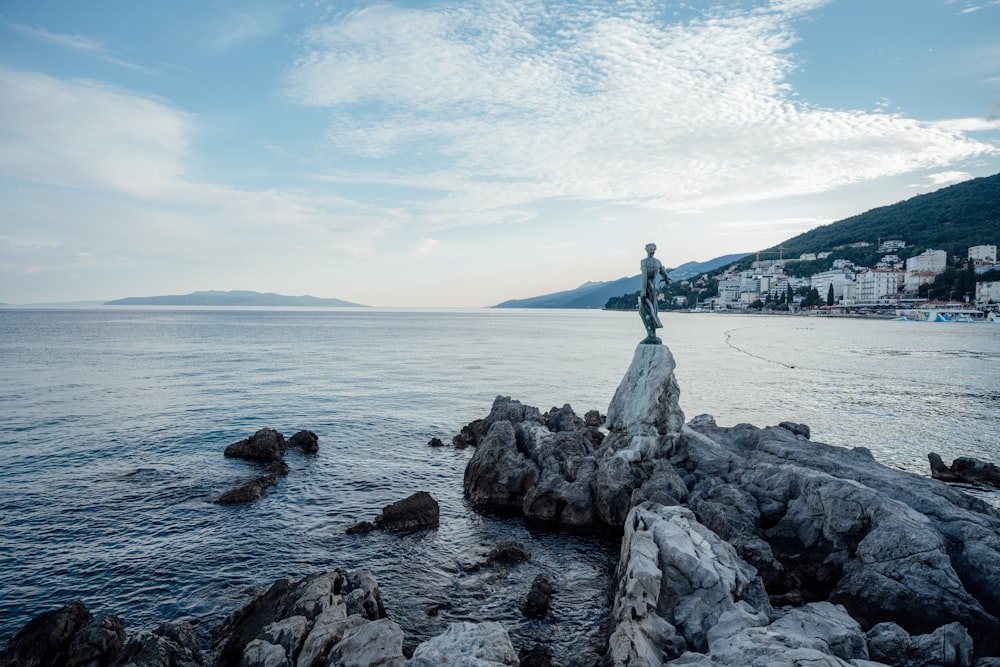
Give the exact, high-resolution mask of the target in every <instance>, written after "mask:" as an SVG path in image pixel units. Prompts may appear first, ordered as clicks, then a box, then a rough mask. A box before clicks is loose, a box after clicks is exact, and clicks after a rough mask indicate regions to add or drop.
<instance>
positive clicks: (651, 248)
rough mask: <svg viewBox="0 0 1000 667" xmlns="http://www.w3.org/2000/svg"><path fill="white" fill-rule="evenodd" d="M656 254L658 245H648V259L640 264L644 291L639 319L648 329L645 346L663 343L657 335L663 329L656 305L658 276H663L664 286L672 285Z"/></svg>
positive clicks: (641, 292)
mask: <svg viewBox="0 0 1000 667" xmlns="http://www.w3.org/2000/svg"><path fill="white" fill-rule="evenodd" d="M654 252H656V244H655V243H648V244H646V255H647V257H646V259H644V260H642V262H640V263H639V267H640V268H641V269H642V290H641V291H640V292H639V317H641V318H642V324H643V326H645V327H646V339H645V340H643V341H642V344H644V345H659V344H660V343H662V342H663V341H661V340H660V339H659V338H658V337H657V335H656V330H657V329H662V328H663V323H662V322H660V316H659V314H658V308H657V305H656V274H660V275H662V276H663V285H664V286H666V285H668V284H669V283H670V277H669V276H668V275H667V270H666V269H664V268H663V264H661V263H660V260H658V259H656V258H655V257H653V253H654Z"/></svg>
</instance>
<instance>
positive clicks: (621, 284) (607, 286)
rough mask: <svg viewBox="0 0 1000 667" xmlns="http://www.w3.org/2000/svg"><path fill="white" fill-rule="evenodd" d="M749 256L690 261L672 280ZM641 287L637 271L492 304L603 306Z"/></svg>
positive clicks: (674, 272)
mask: <svg viewBox="0 0 1000 667" xmlns="http://www.w3.org/2000/svg"><path fill="white" fill-rule="evenodd" d="M745 256H746V253H740V254H736V255H723V256H722V257H716V258H715V259H710V260H708V261H707V262H687V263H685V264H681V265H680V266H678V267H677V268H676V269H671V270H669V271H667V274H668V275H669V276H670V279H671V280H687V279H688V278H691V277H693V276H696V275H698V274H699V273H704V272H705V271H712V270H713V269H717V268H719V267H721V266H726V265H728V264H732V263H733V262H735V261H737V260H739V259H741V258H743V257H745ZM641 287H642V275H641V274H636V275H634V276H631V277H628V278H619V279H618V280H610V281H599V282H586V283H584V284H582V285H580V286H579V287H577V288H576V289H571V290H566V291H564V292H555V293H553V294H544V295H542V296H534V297H529V298H527V299H512V300H510V301H504V302H503V303H498V304H497V305H495V306H493V307H494V308H603V307H604V304H606V303H607V302H608V299H610V298H611V297H613V296H621V295H622V294H630V293H632V292H637V291H639V289H640V288H641Z"/></svg>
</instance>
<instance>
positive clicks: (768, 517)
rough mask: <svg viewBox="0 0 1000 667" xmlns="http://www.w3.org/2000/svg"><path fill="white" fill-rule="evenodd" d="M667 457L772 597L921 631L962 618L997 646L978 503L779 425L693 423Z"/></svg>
mask: <svg viewBox="0 0 1000 667" xmlns="http://www.w3.org/2000/svg"><path fill="white" fill-rule="evenodd" d="M671 461H672V462H673V463H674V465H675V466H677V467H678V469H681V470H684V471H685V474H686V477H685V480H686V482H687V483H688V486H689V487H690V488H691V500H690V502H691V505H692V507H693V508H694V509H695V510H696V511H698V512H699V514H700V515H701V516H704V517H705V520H706V521H707V522H708V523H709V524H710V525H712V526H713V528H715V529H717V530H718V531H719V534H720V535H721V536H722V537H724V538H725V539H728V540H730V541H731V542H732V543H733V544H734V546H735V547H736V548H737V550H738V551H739V552H740V554H741V555H742V556H744V557H745V559H746V560H747V561H749V562H750V563H752V564H753V565H754V566H755V567H757V568H758V569H759V570H760V572H761V575H762V576H763V579H764V580H765V581H766V582H767V585H768V590H769V592H770V593H771V595H772V598H775V599H776V602H778V601H783V602H788V601H796V602H799V603H801V602H810V601H821V600H829V601H831V602H834V603H839V604H842V605H844V607H846V609H847V610H848V612H849V613H850V614H851V615H852V616H853V617H854V618H855V619H857V621H858V622H860V623H861V624H862V625H863V626H865V627H871V626H873V625H875V624H877V623H880V622H883V621H894V622H896V623H898V624H899V625H901V626H902V627H904V628H906V630H907V631H909V632H911V633H919V634H925V633H930V632H932V631H934V630H935V629H936V628H938V627H940V626H942V625H946V624H948V623H951V622H954V621H958V622H960V623H962V624H963V625H964V626H966V627H967V628H968V629H969V632H970V633H971V635H972V636H973V637H974V639H975V642H976V647H977V649H981V650H983V651H984V652H988V653H992V652H998V651H1000V637H998V636H997V633H996V628H998V627H1000V625H998V623H1000V620H998V618H997V614H998V612H1000V588H998V587H1000V517H998V516H997V514H996V512H995V511H994V510H992V508H990V507H989V506H987V505H986V504H985V503H983V502H982V501H979V500H977V499H975V498H972V497H970V496H967V495H964V494H962V493H960V492H958V491H956V490H954V489H951V488H949V487H948V486H947V485H944V484H941V483H940V482H938V481H935V480H931V479H928V478H925V477H920V476H917V475H912V474H909V473H905V472H902V471H898V470H894V469H891V468H888V467H886V466H882V465H880V464H878V463H876V462H875V461H874V459H872V457H871V453H870V452H869V451H868V450H867V449H864V448H860V447H859V448H854V449H844V448H841V447H831V446H829V445H824V444H822V443H816V442H810V441H806V440H804V439H803V438H800V437H797V436H795V435H794V434H793V433H791V432H790V431H789V430H787V429H785V428H780V427H768V428H764V429H757V428H754V427H751V426H748V425H738V426H736V427H733V428H731V429H726V428H720V427H717V426H713V425H711V424H709V423H707V422H706V421H701V422H700V423H699V424H697V425H692V426H691V427H690V428H687V429H685V431H684V433H683V434H682V437H681V439H680V441H679V442H678V444H677V447H676V448H675V451H674V453H673V455H672V456H671ZM720 494H722V495H720ZM719 501H723V502H719ZM713 504H714V505H715V506H714V507H713ZM724 504H725V505H728V508H726V509H723V505H724ZM955 545H962V546H961V548H957V549H956V548H955Z"/></svg>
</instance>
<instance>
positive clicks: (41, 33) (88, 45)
mask: <svg viewBox="0 0 1000 667" xmlns="http://www.w3.org/2000/svg"><path fill="white" fill-rule="evenodd" d="M7 25H8V26H9V27H10V28H11V29H12V30H15V31H17V32H19V33H21V34H22V35H25V36H27V37H30V38H31V39H34V40H36V41H39V42H44V43H46V44H51V45H53V46H57V47H59V48H61V49H65V50H67V51H73V52H75V53H83V54H86V55H89V56H93V57H95V58H99V59H100V60H103V61H104V62H107V63H111V64H112V65H117V66H118V67H124V68H125V69H130V70H135V71H137V72H144V73H146V74H154V73H156V70H155V69H153V68H151V67H146V66H144V65H139V64H137V63H134V62H130V61H128V60H124V59H122V58H118V57H116V56H115V55H114V54H113V53H112V52H111V51H110V50H109V49H108V47H107V46H106V45H105V44H104V43H103V42H102V41H100V40H98V39H94V38H92V37H87V36H85V35H66V34H61V33H55V32H51V31H49V30H46V29H45V28H38V27H32V26H28V25H24V24H22V23H17V22H15V21H7Z"/></svg>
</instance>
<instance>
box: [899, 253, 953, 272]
mask: <svg viewBox="0 0 1000 667" xmlns="http://www.w3.org/2000/svg"><path fill="white" fill-rule="evenodd" d="M947 266H948V253H946V252H945V251H944V250H927V251H924V252H922V253H920V254H919V255H916V256H915V257H911V258H909V259H908V260H906V270H907V271H930V272H931V273H944V270H945V268H946V267H947Z"/></svg>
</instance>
